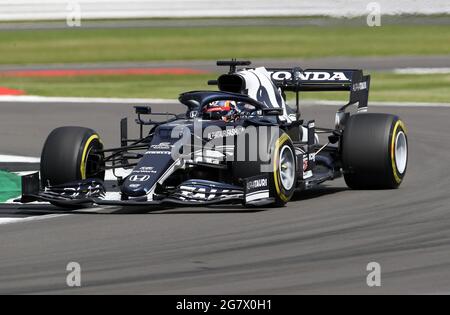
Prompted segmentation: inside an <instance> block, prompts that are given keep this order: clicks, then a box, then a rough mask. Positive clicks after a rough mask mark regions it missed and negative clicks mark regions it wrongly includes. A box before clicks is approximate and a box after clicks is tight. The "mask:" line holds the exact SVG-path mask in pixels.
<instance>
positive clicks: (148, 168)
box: [133, 166, 157, 174]
mask: <svg viewBox="0 0 450 315" xmlns="http://www.w3.org/2000/svg"><path fill="white" fill-rule="evenodd" d="M133 173H143V174H149V173H150V174H156V173H157V172H156V171H155V168H154V167H153V166H143V167H141V168H139V169H138V170H135V171H134V172H133Z"/></svg>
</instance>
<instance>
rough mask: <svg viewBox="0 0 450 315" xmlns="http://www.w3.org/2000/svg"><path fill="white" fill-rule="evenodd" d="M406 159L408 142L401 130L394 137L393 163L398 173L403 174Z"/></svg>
mask: <svg viewBox="0 0 450 315" xmlns="http://www.w3.org/2000/svg"><path fill="white" fill-rule="evenodd" d="M407 161H408V143H407V140H406V135H405V133H404V132H403V131H400V132H399V133H398V134H397V137H396V139H395V164H396V166H397V170H398V171H399V173H400V174H404V173H405V170H406V163H407Z"/></svg>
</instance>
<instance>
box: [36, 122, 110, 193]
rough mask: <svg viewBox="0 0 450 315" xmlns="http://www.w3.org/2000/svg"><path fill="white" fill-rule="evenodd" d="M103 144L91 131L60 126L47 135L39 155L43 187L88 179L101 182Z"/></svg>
mask: <svg viewBox="0 0 450 315" xmlns="http://www.w3.org/2000/svg"><path fill="white" fill-rule="evenodd" d="M102 149H103V144H102V142H101V140H100V137H99V135H98V134H97V133H96V132H95V131H94V130H92V129H88V128H82V127H61V128H57V129H55V130H53V131H52V132H51V133H50V135H49V136H48V138H47V140H46V142H45V144H44V148H43V150H42V155H41V182H42V186H44V187H46V186H49V185H51V186H55V185H62V184H65V183H70V182H74V181H78V180H83V179H87V178H93V179H100V180H104V177H105V172H104V171H101V169H102V168H103V167H104V155H103V153H96V152H95V151H96V150H102Z"/></svg>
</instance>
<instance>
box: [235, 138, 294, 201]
mask: <svg viewBox="0 0 450 315" xmlns="http://www.w3.org/2000/svg"><path fill="white" fill-rule="evenodd" d="M275 134H276V135H279V136H277V137H275V138H273V139H272V140H271V141H270V143H266V144H265V146H266V147H265V149H264V150H260V149H259V148H257V152H258V153H259V154H262V152H265V154H267V155H268V156H264V157H261V156H258V157H257V161H236V162H234V163H233V177H234V178H236V179H244V178H249V177H253V176H259V175H261V174H262V172H266V174H267V176H268V179H269V190H270V195H271V196H272V197H273V198H274V202H273V206H275V207H282V206H284V205H285V204H286V203H287V202H288V201H289V200H291V198H292V196H293V195H294V193H295V190H296V188H297V164H296V163H297V160H296V155H295V148H294V145H293V144H292V140H291V138H289V136H288V135H287V134H286V133H284V132H283V131H281V130H280V131H279V133H275ZM262 142H264V141H262ZM258 145H261V144H260V143H258ZM246 150H249V147H247V148H246ZM246 156H250V155H248V153H247V155H246Z"/></svg>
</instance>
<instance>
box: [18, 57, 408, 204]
mask: <svg viewBox="0 0 450 315" xmlns="http://www.w3.org/2000/svg"><path fill="white" fill-rule="evenodd" d="M217 65H218V66H227V67H229V72H228V73H226V74H223V75H221V76H220V77H219V78H218V79H217V80H211V81H209V82H208V84H209V85H215V86H217V87H218V90H217V91H192V92H187V93H183V94H181V95H180V97H179V101H180V102H181V103H182V104H184V105H185V106H186V108H187V110H186V113H183V114H170V115H171V116H170V117H172V118H171V119H169V120H167V121H163V122H160V121H159V122H158V121H155V120H152V119H150V118H149V117H151V116H152V115H153V116H155V115H156V116H157V115H167V113H154V112H152V110H151V108H150V107H147V106H137V107H135V110H136V114H137V119H136V122H137V124H138V125H139V126H140V137H139V138H138V139H129V138H128V127H127V119H126V118H124V119H122V120H121V124H120V126H121V128H120V129H121V146H120V147H118V148H110V149H105V148H104V145H103V142H102V141H101V139H100V136H99V135H98V133H97V132H95V131H94V130H91V129H87V128H81V127H62V128H58V129H56V130H54V131H53V132H51V134H50V135H49V136H48V138H47V140H46V142H45V145H44V148H43V151H42V156H41V169H40V174H39V173H35V174H31V175H27V176H24V177H23V179H22V186H23V187H22V189H23V193H22V197H21V198H20V199H19V200H17V201H18V202H22V203H28V202H33V201H46V202H50V203H52V204H55V205H57V206H62V207H67V208H73V207H82V206H92V205H118V206H143V207H149V209H151V207H152V206H162V207H166V206H167V207H172V206H174V205H178V206H205V205H212V204H221V203H227V204H242V205H244V206H283V205H284V204H286V203H287V202H288V201H289V200H290V199H291V198H292V197H293V195H294V193H295V192H301V191H305V190H308V189H311V188H314V187H315V186H317V185H319V184H321V183H324V182H325V181H329V180H333V179H335V178H338V177H340V176H344V178H345V182H346V183H347V185H348V186H349V187H350V188H352V189H393V188H397V187H399V186H400V184H401V183H402V181H403V178H404V176H405V173H406V169H407V160H408V141H407V135H406V128H405V125H404V123H403V122H402V121H401V120H400V119H399V117H397V116H395V115H390V114H375V113H367V109H368V96H369V87H370V76H367V75H364V74H363V72H362V71H361V70H347V69H343V70H337V69H332V70H319V69H308V70H303V69H301V68H298V67H297V68H292V69H270V68H267V69H266V68H264V67H260V68H251V67H250V65H251V63H250V62H249V61H236V60H232V61H218V62H217ZM308 91H349V92H350V100H349V102H348V104H346V105H345V106H343V107H341V108H340V109H339V110H338V111H337V113H336V119H335V128H334V129H326V128H320V127H316V126H315V122H314V120H309V121H304V120H303V119H302V117H301V112H300V106H299V95H300V93H303V92H308ZM287 92H291V93H292V92H293V93H295V97H296V104H295V107H294V108H291V107H290V106H288V105H287V103H286V93H287ZM351 106H354V108H355V109H356V110H355V111H353V112H355V113H353V114H352V113H351V112H350V111H349V110H348V108H350V107H351ZM151 118H153V119H155V118H154V117H151ZM144 128H149V131H148V132H144ZM319 136H320V137H319ZM324 137H325V139H326V141H325V142H324V143H320V141H319V138H324ZM117 169H125V170H128V174H127V175H126V176H122V177H120V176H117V187H119V189H120V193H116V194H115V197H114V198H113V197H112V195H113V194H108V193H107V191H106V186H105V183H104V177H105V172H106V171H108V170H113V172H114V174H116V170H117ZM39 175H40V176H39Z"/></svg>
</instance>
